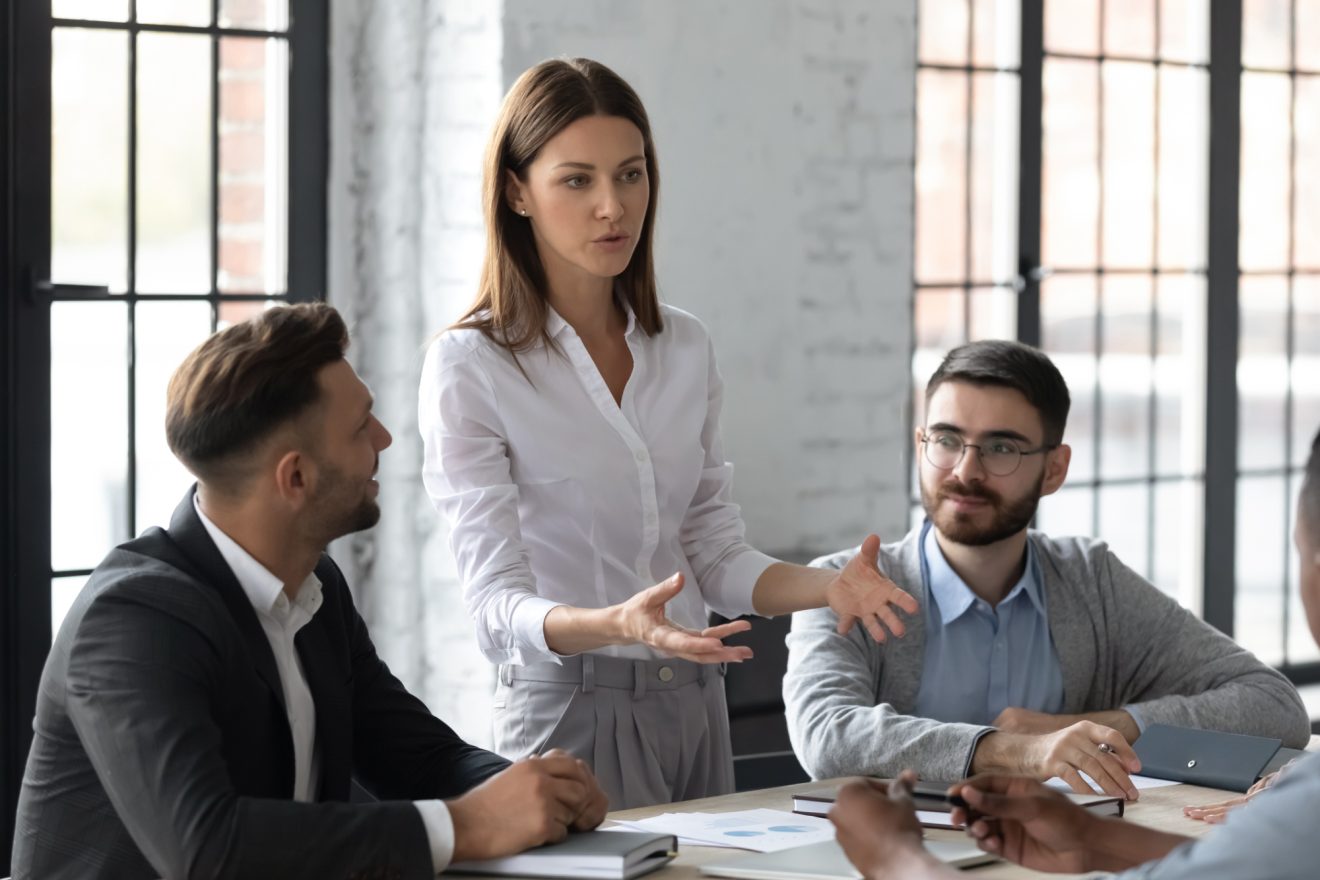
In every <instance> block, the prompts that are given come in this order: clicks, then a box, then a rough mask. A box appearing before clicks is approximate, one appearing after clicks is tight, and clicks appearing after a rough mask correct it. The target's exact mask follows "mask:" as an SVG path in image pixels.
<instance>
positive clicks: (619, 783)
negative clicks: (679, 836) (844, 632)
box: [494, 654, 733, 810]
mask: <svg viewBox="0 0 1320 880" xmlns="http://www.w3.org/2000/svg"><path fill="white" fill-rule="evenodd" d="M494 716H495V719H494V720H495V750H496V751H497V752H499V753H500V754H501V755H504V756H505V757H507V758H511V759H517V758H522V757H526V756H527V755H539V754H543V753H544V752H547V751H549V750H550V749H555V748H559V749H563V750H564V751H566V752H569V753H570V754H572V755H575V756H577V757H579V758H581V759H583V760H584V761H586V762H587V764H588V765H590V766H591V768H592V770H593V771H594V772H595V774H596V778H597V779H598V780H599V781H600V785H601V788H603V789H604V790H605V793H606V794H607V795H609V799H610V809H611V810H623V809H629V808H631V807H645V806H651V805H652V804H663V803H670V802H672V801H682V800H689V799H691V798H699V797H708V796H712V795H718V794H728V793H730V792H732V791H733V751H732V749H731V748H730V745H729V710H728V706H727V705H726V703H725V700H724V669H723V667H722V666H712V665H706V664H698V663H691V662H688V661H686V660H628V659H620V658H617V657H604V656H600V655H597V654H580V655H578V656H575V657H566V658H564V663H563V665H562V666H559V665H556V664H553V663H544V662H542V663H532V664H529V665H527V666H510V665H504V666H501V667H500V675H499V684H498V685H497V686H496V689H495V712H494Z"/></svg>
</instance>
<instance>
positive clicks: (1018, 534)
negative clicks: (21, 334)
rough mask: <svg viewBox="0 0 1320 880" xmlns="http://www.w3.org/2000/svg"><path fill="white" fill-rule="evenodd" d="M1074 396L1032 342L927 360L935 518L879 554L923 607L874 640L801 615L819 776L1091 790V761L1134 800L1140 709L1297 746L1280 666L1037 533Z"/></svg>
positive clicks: (795, 678)
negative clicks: (997, 777) (989, 776)
mask: <svg viewBox="0 0 1320 880" xmlns="http://www.w3.org/2000/svg"><path fill="white" fill-rule="evenodd" d="M1068 407H1069V395H1068V387H1067V385H1066V384H1065V383H1064V381H1063V377H1062V376H1061V375H1060V374H1059V371H1058V370H1057V369H1056V368H1055V366H1054V364H1053V363H1052V362H1051V361H1050V359H1049V358H1047V357H1046V356H1045V355H1044V354H1042V353H1041V352H1039V351H1038V350H1036V349H1034V348H1031V347H1030V346H1026V345H1023V344H1021V343H1016V342H1003V341H986V342H974V343H970V344H968V345H964V346H961V347H959V348H956V349H954V350H953V351H951V352H950V353H949V354H948V356H947V357H945V359H944V361H943V363H941V364H940V366H939V368H938V369H937V370H936V371H935V373H934V375H933V376H931V379H930V382H929V384H928V385H927V386H926V419H925V426H924V427H922V428H919V429H918V430H917V431H916V456H917V462H918V467H919V472H920V483H921V500H922V504H923V506H924V507H925V510H926V520H925V522H924V523H923V524H922V525H921V526H919V527H917V528H916V529H914V530H913V531H912V532H910V533H909V534H908V535H907V537H905V538H904V539H903V540H902V541H901V542H899V543H897V544H891V545H886V546H885V547H883V548H882V550H881V554H880V559H879V564H880V569H881V571H883V572H884V573H885V574H887V575H888V576H889V577H890V578H892V579H893V581H894V582H895V583H896V584H898V585H899V586H900V587H902V588H903V589H905V590H906V591H908V592H909V593H911V594H912V595H913V596H914V597H915V598H916V599H917V601H918V603H919V604H920V605H921V609H922V611H921V613H920V614H918V615H915V616H914V617H912V618H911V619H910V620H909V621H908V627H907V629H908V632H907V636H906V638H903V639H890V640H889V641H887V642H885V643H883V644H881V643H874V642H871V641H868V640H866V639H863V638H860V637H858V636H857V635H856V634H855V633H854V634H850V635H840V634H839V633H838V631H837V621H836V620H835V618H834V615H833V614H832V613H831V612H830V611H829V610H828V609H821V610H817V611H806V612H799V613H797V614H795V615H794V616H793V629H792V632H791V633H790V635H789V636H788V647H789V654H788V672H787V674H786V675H785V677H784V704H785V706H786V714H787V718H788V728H789V735H790V737H791V739H792V742H793V749H794V751H795V752H796V753H797V756H798V758H799V759H800V760H801V762H802V764H803V766H804V767H805V768H806V769H807V771H808V772H809V773H810V774H811V775H812V776H813V777H814V778H817V779H821V778H828V777H834V776H849V775H855V774H861V775H870V776H894V775H895V774H897V773H898V772H899V771H900V770H902V769H904V768H912V769H914V770H916V771H917V773H919V774H920V775H921V776H922V777H923V778H926V779H933V780H946V781H953V780H957V779H962V778H963V777H965V776H968V775H970V774H973V773H983V772H987V771H998V772H1008V773H1023V774H1026V775H1029V776H1034V777H1036V778H1038V779H1045V778H1048V777H1051V776H1060V777H1062V778H1063V779H1064V780H1066V781H1067V782H1068V783H1069V784H1070V785H1072V786H1073V788H1075V789H1076V790H1078V791H1087V790H1089V788H1088V787H1087V784H1086V782H1085V780H1084V779H1083V778H1082V776H1081V775H1080V774H1079V772H1078V771H1084V772H1085V773H1086V774H1088V775H1089V776H1090V777H1091V778H1092V779H1094V780H1095V781H1096V783H1098V784H1099V785H1100V786H1101V787H1102V788H1103V789H1104V790H1105V791H1106V792H1108V793H1110V794H1114V795H1125V796H1127V797H1129V798H1135V797H1136V796H1137V792H1136V789H1135V788H1134V786H1133V783H1132V781H1131V779H1130V778H1129V774H1131V773H1135V772H1137V771H1138V770H1139V769H1140V763H1139V761H1138V760H1137V757H1136V754H1135V753H1134V752H1133V750H1132V748H1131V746H1130V745H1129V744H1130V743H1132V742H1133V741H1134V740H1136V738H1137V737H1138V736H1139V735H1140V734H1141V731H1142V729H1143V727H1144V726H1145V725H1147V724H1154V723H1163V724H1177V725H1182V726H1186V727H1202V728H1212V729H1215V730H1222V731H1228V732H1232V733H1247V734H1256V735H1258V736H1269V737H1279V738H1281V739H1282V740H1283V741H1284V744H1285V745H1288V746H1293V747H1302V746H1305V745H1306V743H1307V741H1308V738H1309V736H1310V724H1309V721H1308V719H1307V716H1306V712H1305V710H1304V709H1303V707H1302V702H1301V700H1300V698H1299V697H1298V696H1297V692H1296V691H1295V690H1294V689H1293V687H1292V685H1291V684H1289V683H1288V681H1287V680H1286V679H1285V678H1284V677H1283V676H1282V675H1280V674H1279V673H1277V672H1275V671H1274V670H1272V669H1270V668H1268V667H1267V666H1265V665H1264V664H1263V663H1261V662H1260V661H1259V660H1257V659H1256V658H1255V657H1254V656H1252V654H1251V653H1250V652H1248V651H1246V650H1245V649H1243V648H1241V647H1239V646H1238V645H1237V644H1235V643H1234V642H1233V641H1232V640H1231V639H1229V638H1228V637H1226V636H1224V635H1223V634H1222V633H1220V632H1219V631H1218V630H1215V629H1214V628H1213V627H1211V626H1209V625H1208V624H1206V623H1204V622H1203V621H1201V620H1199V619H1197V618H1196V617H1195V616H1194V615H1193V614H1191V613H1190V612H1188V611H1187V610H1186V609H1184V608H1182V607H1181V606H1180V605H1179V604H1178V603H1177V602H1175V601H1174V600H1173V599H1171V598H1170V597H1168V596H1167V595H1165V594H1164V593H1162V592H1160V591H1159V590H1158V589H1156V588H1155V587H1154V586H1152V585H1151V584H1149V583H1147V582H1146V581H1145V580H1144V579H1143V578H1141V577H1140V576H1139V575H1137V574H1135V573H1134V572H1133V571H1132V570H1131V569H1129V568H1128V567H1127V566H1126V565H1124V564H1123V563H1122V562H1121V561H1120V560H1119V559H1118V557H1116V556H1115V555H1114V554H1113V553H1112V552H1111V551H1110V550H1109V548H1108V546H1107V545H1106V544H1105V543H1104V542H1103V541H1095V540H1089V539H1085V538H1051V537H1050V536H1048V535H1045V534H1042V533H1040V532H1037V531H1028V528H1027V526H1028V524H1029V523H1030V522H1031V520H1032V517H1033V516H1034V515H1035V512H1036V506H1037V503H1038V502H1039V500H1040V498H1041V497H1042V496H1044V495H1049V494H1051V493H1053V492H1055V491H1057V490H1058V489H1059V487H1060V486H1061V485H1063V481H1064V478H1065V477H1066V476H1067V474H1068V462H1069V457H1070V455H1071V450H1070V449H1069V447H1068V446H1067V445H1064V443H1063V435H1064V425H1065V423H1066V421H1067V418H1068ZM1158 537H1159V536H1158V535H1157V538H1158ZM855 553H856V551H855V550H845V551H843V552H841V553H838V554H835V555H833V556H829V557H826V558H824V559H821V560H817V563H816V564H818V565H821V566H824V567H828V568H835V567H838V566H839V565H840V564H842V562H843V561H845V560H847V559H848V558H850V557H851V556H852V555H853V554H855ZM1102 745H1104V746H1106V748H1105V749H1102V748H1101V746H1102ZM1109 750H1112V751H1109Z"/></svg>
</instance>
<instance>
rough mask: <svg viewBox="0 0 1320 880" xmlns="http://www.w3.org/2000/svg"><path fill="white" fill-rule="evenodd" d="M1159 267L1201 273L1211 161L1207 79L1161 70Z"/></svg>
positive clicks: (1187, 72) (1181, 70)
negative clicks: (1209, 165)
mask: <svg viewBox="0 0 1320 880" xmlns="http://www.w3.org/2000/svg"><path fill="white" fill-rule="evenodd" d="M1159 76H1160V108H1159V109H1160V157H1159V162H1160V169H1159V199H1160V202H1159V229H1158V232H1159V265H1160V268H1163V269H1173V268H1179V269H1203V268H1205V265H1206V240H1207V239H1206V214H1207V197H1208V195H1209V188H1208V186H1207V182H1208V181H1209V179H1210V178H1209V170H1208V163H1209V161H1210V149H1209V144H1210V139H1209V132H1208V126H1209V122H1210V111H1209V107H1210V104H1209V100H1210V98H1209V92H1208V89H1209V87H1210V77H1209V75H1208V74H1206V72H1205V71H1203V70H1190V69H1187V68H1181V67H1161V68H1160V71H1159Z"/></svg>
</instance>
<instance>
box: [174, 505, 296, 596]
mask: <svg viewBox="0 0 1320 880" xmlns="http://www.w3.org/2000/svg"><path fill="white" fill-rule="evenodd" d="M193 507H194V508H195V509H196V510H197V516H198V518H199V519H201V521H202V525H203V526H204V527H205V528H206V533H207V534H208V535H210V536H211V540H212V541H213V542H215V548H216V549H217V550H219V551H220V555H221V556H222V557H223V558H224V560H225V562H226V563H227V564H228V565H229V568H230V570H231V571H233V573H234V578H235V579H237V581H238V585H239V586H240V587H242V588H243V592H244V593H246V594H247V597H248V601H249V602H251V603H252V607H253V608H254V609H255V610H256V611H257V612H259V613H261V614H266V615H272V616H283V614H284V613H287V611H288V608H289V604H290V603H289V600H288V598H287V597H286V595H285V593H284V582H283V581H281V580H280V579H279V578H277V577H276V576H275V575H273V574H272V573H271V571H270V569H268V568H266V566H264V565H262V564H261V563H260V562H258V561H257V560H256V559H254V558H253V557H252V554H250V553H248V552H247V551H246V550H244V549H243V548H242V547H240V546H239V545H238V542H237V541H235V540H234V539H233V538H231V537H229V536H228V535H227V534H225V533H224V531H222V530H221V528H220V527H219V526H218V525H216V524H215V523H213V522H211V519H210V517H208V516H207V515H206V514H205V513H204V512H203V511H202V505H201V502H200V501H198V500H197V495H196V493H194V494H193ZM293 604H294V605H297V606H298V607H301V608H302V609H303V610H305V611H306V612H307V613H308V614H309V615H311V614H314V613H315V612H316V609H317V608H319V607H320V605H321V580H320V578H318V577H317V576H316V574H315V573H312V574H308V575H307V578H306V580H304V581H303V582H302V584H301V585H300V586H299V587H298V593H297V599H295V600H294V602H293Z"/></svg>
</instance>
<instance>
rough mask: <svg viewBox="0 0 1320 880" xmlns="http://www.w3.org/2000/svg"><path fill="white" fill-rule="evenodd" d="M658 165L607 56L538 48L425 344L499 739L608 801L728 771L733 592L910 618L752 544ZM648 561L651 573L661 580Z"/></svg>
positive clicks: (849, 575)
mask: <svg viewBox="0 0 1320 880" xmlns="http://www.w3.org/2000/svg"><path fill="white" fill-rule="evenodd" d="M658 183H659V176H658V174H657V169H656V159H655V148H654V146H653V145H652V142H651V129H650V125H649V123H648V121H647V118H646V111H645V110H644V109H643V108H642V104H641V101H640V100H639V99H638V97H637V95H636V93H634V92H633V90H632V89H631V88H630V87H629V86H628V84H627V83H625V82H624V81H623V80H622V79H620V78H619V77H618V76H617V75H616V74H615V73H614V72H613V71H611V70H609V69H608V68H606V67H605V66H603V65H601V64H599V63H596V62H594V61H589V60H586V59H573V60H552V61H546V62H543V63H541V64H538V65H537V66H535V67H533V68H532V69H530V70H528V71H527V72H526V73H524V74H523V75H522V76H521V77H520V78H519V79H518V81H517V82H516V83H514V86H513V88H512V89H511V90H510V92H509V94H508V96H507V97H506V98H505V100H504V106H503V108H502V110H501V112H500V116H499V120H498V122H497V123H496V127H495V132H494V135H493V137H492V139H491V143H490V147H489V149H488V152H487V156H486V164H485V176H484V188H483V195H484V200H485V205H484V211H485V220H486V257H485V265H484V267H483V269H482V274H481V284H480V288H479V291H478V295H477V299H476V302H475V304H474V305H473V306H472V308H471V309H469V310H468V312H467V314H466V315H464V316H463V318H462V319H461V320H460V321H459V322H458V323H457V324H455V325H454V326H453V327H451V328H449V329H448V330H446V331H445V332H444V333H442V334H441V335H440V336H439V337H438V338H437V339H436V341H435V342H434V343H433V344H432V345H431V347H430V350H429V351H428V353H427V357H426V364H425V367H424V368H423V374H422V383H421V392H420V419H419V421H420V428H421V432H422V436H423V439H424V441H425V449H426V462H425V466H424V471H423V473H424V477H425V481H426V489H427V492H428V494H429V495H430V497H431V500H432V501H433V502H434V504H435V506H436V508H437V509H438V510H440V511H441V512H442V513H443V514H444V515H445V516H446V517H447V518H448V520H449V522H450V525H451V527H452V534H451V544H452V547H453V550H454V555H455V557H456V558H457V562H458V572H459V577H460V579H461V581H462V583H463V596H464V600H465V602H466V604H467V608H468V611H469V613H470V614H471V615H472V616H473V618H474V619H475V621H476V624H477V638H478V642H479V644H480V647H481V650H482V652H483V653H484V654H485V655H486V656H487V657H488V658H490V660H491V661H492V662H494V663H498V664H500V670H499V684H498V686H497V689H496V693H495V741H496V742H495V745H496V749H497V750H498V751H499V752H501V753H502V754H504V755H508V756H510V757H521V756H524V755H530V754H536V753H540V752H543V751H545V750H547V749H551V748H555V747H558V748H563V749H566V750H568V751H569V752H572V753H573V754H575V755H577V756H578V757H580V758H582V759H584V760H586V761H587V762H588V763H589V764H591V766H592V767H593V768H594V770H595V772H596V775H597V777H598V778H599V780H600V783H601V786H602V787H603V788H604V789H605V791H606V793H607V794H608V795H609V797H610V804H611V807H613V808H615V809H620V808H627V807H636V806H642V805H648V804H654V803H663V802H668V801H675V800H683V799H687V798H695V797H704V796H707V795H714V794H722V793H725V792H729V791H732V790H733V759H732V753H731V750H730V747H729V722H728V712H727V708H726V706H725V701H724V682H723V673H722V666H721V665H720V664H723V663H726V662H738V661H741V660H745V659H747V658H749V657H750V656H751V650H750V649H749V648H746V647H733V646H728V645H725V644H724V643H723V641H722V639H723V638H724V637H726V636H729V635H731V634H733V633H736V632H740V631H742V630H745V629H747V628H748V627H749V626H750V624H748V623H747V622H745V621H736V622H733V623H728V624H725V625H723V626H719V627H711V628H707V627H706V623H707V620H708V615H709V612H710V611H711V610H714V611H717V612H719V613H720V614H723V615H725V616H726V617H736V616H739V615H742V614H748V613H755V614H759V615H763V616H772V615H777V614H785V613H788V612H792V611H797V610H801V609H804V608H818V607H821V606H823V605H826V604H828V605H829V606H830V607H831V608H833V609H834V610H835V611H836V612H838V614H839V616H840V621H841V623H840V629H841V630H846V629H848V628H851V626H852V625H853V624H854V623H855V622H856V621H859V620H860V621H861V623H862V625H864V626H865V627H866V628H867V630H868V631H869V632H870V633H871V635H872V636H873V637H874V638H876V639H877V640H880V641H883V640H884V639H885V634H886V633H885V627H887V628H888V630H889V631H890V632H891V633H893V634H894V635H897V636H901V635H902V634H903V624H902V623H901V622H900V621H899V619H898V616H897V615H896V614H895V609H894V608H891V607H889V606H890V604H893V605H894V606H895V607H896V608H899V609H902V610H903V611H906V612H907V613H909V614H910V613H913V612H915V611H916V609H917V605H916V602H915V600H913V598H912V597H911V596H909V595H908V594H907V593H905V592H903V591H902V590H900V589H899V588H898V587H896V586H895V585H894V584H893V583H891V582H890V581H889V580H888V579H886V578H885V577H884V576H882V575H881V574H880V573H879V571H878V570H877V568H876V563H875V554H876V550H877V549H878V546H879V539H878V538H876V537H875V536H874V535H873V536H871V537H869V538H868V539H867V541H866V542H865V543H864V544H863V551H862V553H861V554H860V555H859V556H858V557H856V558H854V559H853V560H852V562H851V563H850V564H849V565H848V567H847V568H845V569H844V570H843V571H842V572H833V571H824V570H820V569H812V568H805V567H802V566H797V565H790V564H788V563H784V562H779V561H776V560H775V559H772V558H771V557H769V556H766V555H764V554H762V553H759V552H757V551H756V550H754V549H752V548H751V547H749V546H748V545H747V544H746V543H745V542H744V539H743V535H744V527H743V523H742V519H741V517H740V515H739V509H738V506H737V505H735V504H734V503H733V501H732V497H731V496H732V491H731V482H732V470H733V469H732V466H731V465H730V464H728V463H727V462H726V461H725V460H724V449H723V444H722V442H721V440H720V430H719V416H720V407H721V403H722V400H723V383H722V381H721V379H720V375H719V371H718V370H717V369H716V366H715V358H714V352H713V349H712V347H711V343H710V338H709V336H708V334H707V332H706V328H705V327H703V326H702V325H701V323H700V322H699V321H697V319H696V318H694V317H692V316H691V315H689V314H687V313H686V312H683V311H680V310H679V309H675V308H672V307H670V306H666V305H661V304H660V302H659V300H658V298H657V295H656V283H655V272H654V267H653V262H652V236H653V231H654V225H655V209H656V196H657V186H658ZM657 582H658V583H657Z"/></svg>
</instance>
